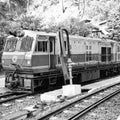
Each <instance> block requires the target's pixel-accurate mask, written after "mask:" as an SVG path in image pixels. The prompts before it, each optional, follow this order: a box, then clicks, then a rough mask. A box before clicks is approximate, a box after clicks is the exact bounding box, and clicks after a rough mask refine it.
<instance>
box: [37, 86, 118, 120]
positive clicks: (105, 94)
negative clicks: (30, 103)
mask: <svg viewBox="0 0 120 120" xmlns="http://www.w3.org/2000/svg"><path fill="white" fill-rule="evenodd" d="M118 93H120V84H116V85H114V86H109V87H107V88H102V89H99V90H97V91H94V92H92V93H88V94H87V95H84V96H82V97H81V98H79V99H77V100H75V101H74V102H71V103H68V104H67V105H64V106H62V107H60V108H59V109H56V110H54V111H52V112H50V113H48V114H46V115H43V116H40V115H38V116H36V117H35V118H36V119H37V120H52V118H54V120H59V119H60V120H61V119H62V120H76V119H79V118H80V117H82V116H83V115H84V114H86V113H87V112H89V111H90V110H92V109H94V108H95V107H96V106H98V105H99V104H101V103H103V102H105V101H106V100H108V99H109V98H111V97H113V96H115V95H116V94H118Z"/></svg>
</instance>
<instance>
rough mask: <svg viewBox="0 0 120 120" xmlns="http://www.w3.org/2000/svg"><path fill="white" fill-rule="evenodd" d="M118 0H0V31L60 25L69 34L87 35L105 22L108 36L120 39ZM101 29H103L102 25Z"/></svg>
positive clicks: (50, 29)
mask: <svg viewBox="0 0 120 120" xmlns="http://www.w3.org/2000/svg"><path fill="white" fill-rule="evenodd" d="M119 3H120V1H119V0H0V33H1V34H2V35H4V36H6V35H7V34H9V31H14V30H17V29H30V30H41V31H52V32H56V30H57V29H58V28H59V27H60V26H63V27H65V28H67V29H68V30H69V33H70V34H78V35H80V36H85V37H86V36H88V35H89V34H90V33H91V28H94V26H97V27H98V28H99V27H100V26H99V23H101V22H103V21H106V23H105V25H106V27H104V30H105V31H106V32H108V33H109V36H107V37H109V38H111V39H114V40H120V33H119V32H120V5H119ZM102 29H103V28H102Z"/></svg>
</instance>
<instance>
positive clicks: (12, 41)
mask: <svg viewBox="0 0 120 120" xmlns="http://www.w3.org/2000/svg"><path fill="white" fill-rule="evenodd" d="M17 40H18V39H17V38H15V37H11V38H8V40H7V41H6V45H5V51H6V52H13V51H15V49H16V44H17Z"/></svg>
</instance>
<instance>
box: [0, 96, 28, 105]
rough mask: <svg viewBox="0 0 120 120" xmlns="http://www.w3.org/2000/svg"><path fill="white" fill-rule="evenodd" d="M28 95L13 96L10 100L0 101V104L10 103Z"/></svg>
mask: <svg viewBox="0 0 120 120" xmlns="http://www.w3.org/2000/svg"><path fill="white" fill-rule="evenodd" d="M28 95H29V94H22V95H17V96H14V97H12V98H7V99H5V100H0V104H2V103H6V102H9V101H11V100H15V99H19V98H22V97H25V96H28Z"/></svg>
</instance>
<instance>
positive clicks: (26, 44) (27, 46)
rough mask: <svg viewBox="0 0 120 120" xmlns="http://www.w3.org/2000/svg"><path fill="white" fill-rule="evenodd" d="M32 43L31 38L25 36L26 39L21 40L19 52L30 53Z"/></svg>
mask: <svg viewBox="0 0 120 120" xmlns="http://www.w3.org/2000/svg"><path fill="white" fill-rule="evenodd" d="M32 42H33V38H32V37H29V36H26V37H24V38H22V42H21V47H20V51H21V52H27V51H30V50H31V48H32Z"/></svg>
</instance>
